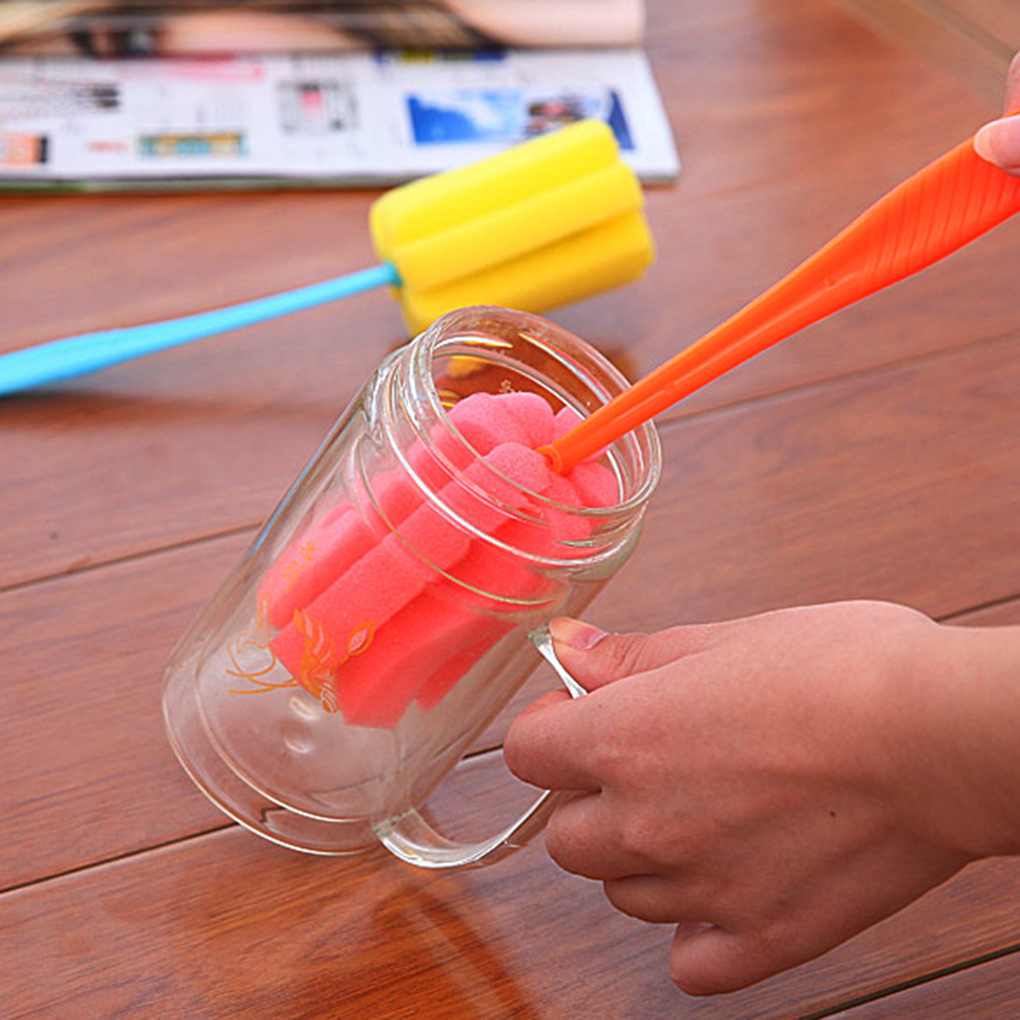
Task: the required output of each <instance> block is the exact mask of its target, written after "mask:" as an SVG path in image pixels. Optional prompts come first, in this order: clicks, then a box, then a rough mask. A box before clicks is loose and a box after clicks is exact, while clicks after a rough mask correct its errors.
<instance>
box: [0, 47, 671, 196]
mask: <svg viewBox="0 0 1020 1020" xmlns="http://www.w3.org/2000/svg"><path fill="white" fill-rule="evenodd" d="M587 117H597V118H600V119H602V120H604V121H606V122H607V123H608V124H609V125H610V126H611V127H612V128H613V131H614V133H615V135H616V138H617V140H618V142H619V145H620V150H621V155H622V158H623V159H624V160H625V161H626V162H627V163H629V164H630V165H631V166H632V167H633V169H634V170H635V172H636V173H637V174H638V176H639V177H640V178H641V179H642V180H643V181H645V182H661V181H669V180H672V179H673V178H675V177H676V175H677V173H678V170H679V160H678V157H677V152H676V148H675V145H674V142H673V138H672V134H671V131H670V127H669V122H668V120H667V118H666V115H665V112H664V110H663V107H662V103H661V100H660V97H659V94H658V91H657V89H656V86H655V82H654V80H653V77H652V74H651V70H650V67H649V64H648V61H647V58H646V55H645V53H644V51H643V50H642V49H640V48H636V47H626V48H612V49H606V50H588V49H577V48H575V49H569V50H546V49H529V50H497V51H478V52H458V53H452V52H450V53H448V52H435V53H430V54H422V53H406V52H399V51H385V52H379V53H373V52H351V53H307V52H305V53H290V54H271V53H266V54H240V55H231V56H209V57H196V58H183V57H180V58H158V59H151V60H138V59H104V60H96V59H91V58H86V57H38V56H35V57H11V58H7V59H5V60H2V61H0V189H6V190H11V189H19V190H26V189H28V190H38V189H53V188H78V189H85V188H88V189H127V188H144V189H147V190H151V189H155V188H160V189H165V188H210V187H246V186H247V187H254V186H257V187H263V186H267V185H272V186H299V187H309V186H323V187H326V186H328V187H336V186H358V185H373V186H374V185H388V184H395V183H399V182H402V181H405V180H408V179H411V178H414V177H418V176H421V175H423V174H429V173H435V172H438V171H441V170H446V169H450V168H453V167H456V166H460V165H463V164H465V163H468V162H472V161H474V160H477V159H479V158H482V157H485V156H488V155H491V154H493V153H495V152H497V151H500V150H501V149H503V148H506V147H507V146H510V145H513V144H515V143H517V142H520V141H523V140H525V139H527V138H530V137H533V136H535V135H538V134H542V133H544V132H547V131H551V130H555V129H556V128H558V127H560V126H562V125H564V124H567V123H570V122H572V121H575V120H580V119H582V118H587Z"/></svg>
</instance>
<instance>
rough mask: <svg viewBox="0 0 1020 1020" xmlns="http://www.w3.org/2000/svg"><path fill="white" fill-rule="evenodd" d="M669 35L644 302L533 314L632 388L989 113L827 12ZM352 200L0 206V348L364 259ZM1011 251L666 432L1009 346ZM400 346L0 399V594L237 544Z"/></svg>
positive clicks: (285, 356)
mask: <svg viewBox="0 0 1020 1020" xmlns="http://www.w3.org/2000/svg"><path fill="white" fill-rule="evenodd" d="M660 20H662V21H665V19H664V18H662V17H661V16H660ZM683 22H684V19H682V18H681V19H680V22H679V23H680V24H681V25H682V24H683ZM691 31H692V34H691V35H684V34H682V33H681V32H679V30H677V29H674V30H673V31H668V30H667V31H664V32H663V33H662V35H661V36H660V35H659V34H658V33H657V32H654V31H653V33H652V39H653V40H654V39H659V38H661V39H662V42H658V43H654V44H653V46H652V56H653V59H655V58H656V57H658V59H656V60H655V67H656V71H657V73H658V74H659V76H660V77H661V79H662V87H663V90H664V92H665V94H667V95H669V96H676V97H681V98H682V102H679V101H678V103H677V104H676V105H675V109H674V112H673V119H674V124H675V128H676V133H677V136H678V139H679V144H680V147H681V150H682V152H683V155H684V172H683V176H682V178H681V181H680V183H679V185H678V187H677V188H676V189H658V190H655V191H654V192H652V193H651V194H650V195H649V217H650V220H651V223H652V226H653V230H654V231H655V233H656V234H657V236H658V237H659V238H660V242H661V243H660V257H659V259H658V262H657V264H656V265H655V266H654V267H653V269H652V270H651V272H650V273H649V274H648V276H647V277H646V279H645V280H643V281H642V282H641V283H639V284H637V285H635V286H633V287H630V288H627V289H626V290H625V291H623V292H619V293H615V294H610V295H603V296H601V297H599V298H596V299H592V300H591V301H589V302H585V303H583V304H582V305H579V306H576V307H574V308H570V309H565V310H562V311H561V312H558V313H556V318H557V319H558V320H559V321H561V322H562V323H563V324H564V325H565V326H567V327H568V328H571V329H573V330H575V331H576V332H578V333H579V334H580V335H582V336H584V337H586V338H587V339H589V340H590V341H591V342H593V343H594V344H595V345H596V346H598V347H600V348H601V349H602V350H604V351H605V352H606V353H607V354H609V355H610V356H611V357H613V358H614V359H615V360H617V361H618V362H619V363H620V364H621V366H622V367H623V368H624V370H625V371H626V372H627V373H628V374H629V375H630V376H631V377H637V376H639V375H642V374H644V373H646V372H647V371H648V370H650V369H651V368H652V367H654V366H655V365H657V364H659V363H660V362H662V361H663V360H665V359H666V358H667V357H668V356H670V355H671V354H673V353H675V351H676V350H677V349H678V348H679V347H680V346H681V345H683V344H684V343H687V342H690V341H691V340H693V339H694V338H696V337H697V336H698V335H699V334H700V333H701V332H703V331H704V330H707V329H709V328H710V327H711V326H713V325H715V324H716V323H717V322H718V321H720V320H721V319H723V318H725V317H726V316H728V315H729V314H731V313H732V312H733V311H735V310H736V309H737V308H738V307H740V306H741V305H742V304H744V303H745V302H746V301H748V300H750V299H751V298H752V297H754V296H755V295H756V294H757V293H759V292H760V291H761V290H763V289H764V288H766V287H767V286H769V285H771V284H772V283H773V282H775V280H776V279H778V278H779V276H781V275H782V274H783V273H785V272H786V271H787V270H788V269H790V268H792V266H793V265H794V264H796V263H797V262H799V261H800V260H801V259H803V258H805V257H806V256H807V255H808V254H810V252H811V251H813V250H814V249H815V248H816V247H817V246H818V245H819V244H821V243H823V242H824V241H825V240H827V239H828V237H829V236H831V235H832V234H833V233H835V232H836V231H837V230H838V229H840V228H841V227H842V226H843V225H845V223H846V222H848V221H849V220H850V219H851V218H852V217H853V216H855V215H857V213H859V212H860V211H861V210H862V209H863V208H864V207H865V206H866V205H868V204H870V202H871V201H873V200H874V199H876V198H877V197H878V196H879V195H880V194H881V193H882V192H883V191H884V190H885V189H886V188H887V187H889V186H891V185H892V184H894V183H896V182H897V181H898V180H900V179H901V178H902V177H903V176H905V175H906V174H907V173H909V172H911V171H912V170H914V169H916V168H917V167H918V166H920V165H921V164H922V163H924V162H926V161H927V160H929V159H930V158H932V157H933V156H935V155H937V154H939V153H940V152H941V151H943V150H944V149H945V148H948V147H949V146H950V145H952V144H953V143H955V142H956V141H958V140H959V139H960V138H962V137H964V136H965V135H966V134H967V133H969V132H970V131H972V130H973V129H974V128H975V127H976V126H977V124H978V123H979V122H980V121H981V120H983V119H985V117H986V116H987V115H989V114H990V113H991V111H990V110H985V109H984V108H983V107H982V104H981V103H980V102H979V101H977V100H975V99H974V98H973V97H970V96H967V95H966V94H964V93H961V92H960V90H959V88H958V86H956V84H955V83H954V82H953V81H952V79H951V78H949V76H948V75H942V74H941V73H940V72H938V71H937V70H933V69H931V68H928V67H926V66H925V65H922V64H920V63H918V62H917V61H915V60H913V59H912V58H909V57H907V56H905V55H904V53H903V52H902V51H900V50H897V49H895V48H893V47H891V46H883V45H880V44H877V43H876V42H875V40H874V39H873V37H871V36H869V35H868V34H867V33H866V32H865V31H863V30H861V29H859V28H856V27H854V26H853V25H852V24H851V23H849V22H847V21H846V20H845V19H843V18H840V17H835V16H834V15H833V12H832V11H831V10H829V9H827V8H824V7H822V8H819V9H811V10H810V11H804V12H799V13H793V12H791V11H790V10H789V9H788V8H787V7H786V5H784V4H781V3H774V4H766V5H764V8H763V9H756V7H755V5H740V4H734V5H733V6H732V7H730V8H729V9H728V16H727V14H726V13H725V12H724V13H721V14H720V15H719V18H718V20H713V21H711V22H702V23H701V25H700V27H699V26H698V24H697V23H695V25H694V26H693V28H692V30H691ZM657 47H661V49H657ZM876 108H877V109H881V110H882V111H883V116H882V117H880V118H876V117H875V116H874V110H875V109H876ZM833 109H838V110H839V111H840V116H839V117H838V118H837V117H833V116H832V113H831V111H832V110H833ZM371 197H372V196H371V195H369V194H367V193H357V192H355V193H352V194H349V195H348V194H344V195H330V194H325V195H307V194H282V195H271V194H259V195H219V196H203V195H193V196H150V197H147V198H137V197H131V198H128V197H123V196H77V197H74V198H70V197H55V198H45V199H40V198H10V197H8V198H3V199H0V218H2V220H3V222H4V224H5V227H6V229H5V231H4V232H3V234H2V236H0V274H2V278H3V280H4V285H3V286H4V294H5V298H4V309H5V330H4V334H3V336H2V337H0V347H7V348H10V347H15V346H20V345H24V344H27V343H32V342H38V341H41V340H43V339H46V338H48V337H53V336H59V335H65V334H67V333H73V332H78V331H84V330H90V329H98V328H102V327H104V326H112V325H126V324H129V323H132V322H138V321H144V320H146V319H148V318H155V317H159V316H166V315H172V314H175V313H183V312H188V311H195V310H199V309H203V308H207V307H212V306H215V305H217V304H222V303H228V302H231V301H237V300H242V299H245V298H250V297H253V296H256V295H258V294H262V293H267V292H270V291H272V290H275V289H282V288H285V287H289V286H293V285H296V284H299V283H307V282H310V281H313V280H316V279H321V278H324V277H327V276H331V275H334V274H336V273H340V272H343V271H345V270H348V269H353V268H360V267H361V266H363V265H366V264H371V263H372V261H374V258H373V256H372V253H371V250H370V245H369V240H368V237H367V230H366V223H367V211H368V207H369V204H370V200H371ZM1018 231H1020V224H1016V225H1013V224H1010V225H1007V226H1005V227H1003V228H1001V230H1000V231H999V232H997V233H996V234H993V235H992V236H991V237H989V238H986V239H984V240H983V241H982V242H981V244H980V247H979V246H974V248H972V249H971V250H970V251H967V252H964V253H961V254H960V255H958V256H956V257H954V259H952V260H950V262H948V263H946V264H944V265H942V266H939V267H937V268H936V269H933V270H931V271H930V273H929V274H925V275H924V276H922V277H920V278H918V279H917V280H914V281H909V282H908V283H905V284H903V285H901V286H900V287H898V288H896V289H895V290H894V291H892V292H889V293H887V294H884V295H880V296H878V297H876V298H873V299H870V300H869V301H868V302H866V303H865V304H863V305H861V306H859V307H857V308H855V309H851V310H848V311H847V312H844V313H843V314H842V315H840V316H838V317H837V318H835V319H833V320H830V321H829V322H827V323H823V324H820V325H819V326H817V327H815V328H814V329H812V330H809V331H808V332H806V333H805V334H804V335H803V336H800V337H797V338H795V339H793V340H791V341H789V342H787V343H786V344H784V345H782V346H781V347H780V348H778V349H776V350H774V351H772V352H769V353H767V354H765V355H763V356H762V357H761V358H759V359H758V360H757V361H756V363H755V367H754V370H753V371H749V370H747V371H745V370H741V371H739V372H737V373H735V374H734V375H733V376H732V377H731V378H729V379H726V380H722V381H720V382H719V383H717V384H716V385H714V386H712V387H710V388H709V389H708V390H707V391H706V392H705V393H704V394H701V395H698V396H697V397H696V398H694V399H693V400H691V401H690V402H689V403H688V404H686V405H685V406H684V407H683V408H681V409H678V411H677V413H689V412H692V411H696V410H699V409H703V408H705V407H713V406H720V405H723V404H729V403H733V402H736V401H739V400H743V399H748V398H751V397H754V396H757V395H760V394H762V393H772V392H777V391H781V390H784V389H789V388H793V387H796V386H798V385H803V384H805V383H809V382H813V381H818V380H821V379H825V378H833V377H836V376H839V375H841V374H846V373H851V372H855V371H860V370H863V369H867V368H869V367H874V366H876V365H882V364H890V363H894V362H896V361H899V360H903V359H907V358H910V357H913V356H916V355H918V354H922V353H926V352H931V351H934V350H939V349H945V348H948V347H952V346H957V345H964V344H967V343H971V342H974V341H975V340H980V339H984V338H988V337H990V336H996V335H1000V334H1002V333H1005V332H1008V331H1010V330H1013V329H1016V328H1020V311H1018V310H1017V306H1016V302H1015V301H1014V300H1012V293H1013V283H1014V280H1013V277H1012V275H1011V274H1012V262H1011V260H1010V257H1009V253H1010V252H1011V251H1012V250H1013V248H1015V245H1016V243H1017V238H1018V236H1020V234H1018ZM667 293H668V294H669V295H670V300H669V301H664V300H663V299H662V295H663V294H667ZM402 339H403V334H402V332H401V329H400V325H399V321H398V318H397V315H396V312H395V309H394V308H393V307H392V305H391V303H390V302H389V299H388V298H387V297H386V296H385V295H383V294H369V295H362V296H360V297H358V298H354V299H351V300H349V301H345V302H341V303H339V304H338V305H336V306H334V307H329V308H322V309H317V310H313V311H308V312H305V313H302V314H301V315H298V316H295V317H293V318H291V319H289V320H285V321H283V322H278V323H274V324H264V325H261V326H258V327H253V328H251V329H248V330H244V331H241V332H239V333H236V334H229V335H226V336H222V337H218V338H213V339H209V340H206V341H203V342H201V343H199V344H195V345H190V346H188V347H186V348H183V349H178V350H174V351H169V352H164V353H162V354H160V355H157V356H154V357H153V358H150V359H146V360H144V361H141V362H133V363H129V364H125V365H121V366H118V367H116V368H113V369H109V370H107V371H105V372H103V373H99V374H96V375H93V376H89V377H86V378H84V379H80V380H75V381H68V382H65V383H61V384H58V385H55V386H53V387H52V388H48V389H46V390H43V391H39V392H37V393H33V394H26V395H23V396H20V397H17V398H14V399H11V400H5V401H3V402H0V431H2V433H3V435H4V437H5V442H4V443H3V444H0V520H2V521H3V532H2V535H0V588H2V587H4V586H6V585H11V584H20V583H24V582H25V581H29V580H32V579H37V578H40V577H47V576H55V575H59V574H61V573H65V572H68V571H73V570H76V569H80V568H81V567H83V566H87V565H95V564H98V563H103V562H109V561H115V560H118V559H121V558H123V557H124V556H130V555H134V554H135V553H137V552H139V551H144V550H146V549H149V548H156V547H165V546H171V545H174V544H177V543H179V542H181V541H186V540H188V539H190V538H192V537H195V536H207V535H213V534H220V533H223V532H226V531H230V530H234V529H236V528H238V527H251V526H253V525H255V524H257V523H258V522H259V521H260V520H262V519H263V518H264V517H265V516H266V514H268V512H269V511H270V510H271V509H272V506H273V505H274V503H275V501H276V499H277V498H278V497H279V495H280V494H281V493H282V492H283V491H284V489H285V488H286V486H287V485H288V484H289V483H290V481H291V480H292V479H293V477H294V476H295V474H296V473H297V471H298V470H299V469H300V467H301V466H302V464H303V463H304V461H305V459H306V458H307V457H308V456H309V455H310V454H311V452H312V451H313V450H314V449H315V448H316V446H317V445H318V443H319V441H320V440H321V438H322V436H323V435H324V434H325V432H326V431H327V429H328V428H329V426H330V424H331V423H332V421H333V420H334V419H335V417H336V416H337V415H338V414H339V413H340V411H341V410H342V408H343V407H344V406H345V405H346V403H347V402H348V401H349V399H350V398H351V397H352V396H353V394H354V393H355V392H356V390H357V389H358V387H359V386H360V385H361V383H362V382H363V381H364V380H365V379H366V378H367V377H368V375H369V373H370V372H371V371H372V369H373V368H374V367H375V365H376V364H377V363H378V361H379V359H380V358H381V357H382V356H383V354H384V353H386V352H387V351H388V350H390V349H392V347H393V346H395V345H396V344H398V343H399V342H401V340H402ZM126 463H129V464H130V470H124V469H123V466H124V465H125V464H126ZM69 489H70V491H73V492H74V498H73V500H69V499H68V496H67V493H68V491H69ZM171 506H172V512H169V510H168V508H169V507H171Z"/></svg>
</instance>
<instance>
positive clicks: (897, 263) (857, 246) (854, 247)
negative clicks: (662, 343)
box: [543, 139, 1020, 473]
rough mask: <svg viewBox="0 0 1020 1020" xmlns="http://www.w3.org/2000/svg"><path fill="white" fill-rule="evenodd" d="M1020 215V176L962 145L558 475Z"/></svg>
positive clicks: (579, 432) (560, 455) (568, 442)
mask: <svg viewBox="0 0 1020 1020" xmlns="http://www.w3.org/2000/svg"><path fill="white" fill-rule="evenodd" d="M1018 211H1020V178H1018V177H1013V176H1011V175H1010V174H1007V173H1006V172H1005V171H1003V170H1000V169H999V168H998V167H996V166H994V165H993V164H991V163H989V162H988V161H987V160H984V159H982V158H981V157H980V156H979V155H978V154H977V153H976V152H975V151H974V145H973V139H968V140H967V141H966V142H963V143H962V144H960V145H958V146H957V147H956V148H955V149H952V150H951V151H949V152H947V153H946V154H945V155H944V156H941V157H940V158H939V159H937V160H935V161H934V162H933V163H930V164H929V165H928V166H926V167H925V168H924V169H923V170H921V171H919V172H918V173H916V174H915V175H914V176H913V177H910V178H908V179H907V180H906V181H904V182H903V183H902V184H900V185H898V186H897V187H896V188H894V189H893V190H892V191H890V192H889V193H888V194H887V195H886V196H885V197H884V198H882V199H880V200H879V201H878V202H876V203H875V204H874V205H873V206H871V208H870V209H868V210H867V211H866V212H865V213H863V214H862V215H861V216H860V217H858V218H857V219H856V220H855V221H854V222H853V223H851V224H850V226H848V227H847V228H846V229H845V230H843V231H842V232H841V233H840V234H838V235H837V236H836V237H834V238H833V239H832V240H831V241H829V243H828V244H826V245H825V247H823V248H822V249H821V250H820V251H818V252H817V253H816V254H814V255H813V256H811V258H809V259H808V260H807V261H806V262H803V263H801V265H799V266H798V267H797V268H796V269H794V270H793V272H791V273H790V274H789V275H788V276H786V277H784V278H783V279H782V280H780V281H779V283H777V284H776V285H775V286H773V287H772V288H771V289H769V290H767V291H766V292H765V293H764V294H762V295H761V296H760V297H758V298H756V299H755V300H754V301H752V302H751V303H750V304H749V305H747V306H745V307H744V308H743V309H741V310H740V311H739V312H737V313H736V315H734V316H732V317H731V318H729V319H727V320H726V321H725V322H723V323H722V324H721V325H719V326H717V327H716V328H715V329H714V330H712V331H711V332H710V333H707V334H706V335H705V336H703V337H702V338H701V339H700V340H698V341H696V342H695V343H693V344H692V345H691V346H690V347H688V348H686V349H685V350H683V351H681V352H680V353H679V354H678V355H676V356H675V357H674V358H671V359H670V360H669V361H667V362H666V363H665V364H663V365H661V366H660V367H659V368H657V369H656V370H655V371H654V372H652V373H650V374H649V375H647V376H645V378H644V379H642V380H641V381H640V382H638V383H635V384H634V385H633V386H631V387H630V388H629V389H627V390H626V391H625V392H623V393H621V394H620V395H619V396H618V397H616V398H614V399H613V400H611V401H610V402H609V403H608V404H605V405H604V406H603V407H601V408H599V409H598V410H597V411H595V412H594V413H593V414H592V415H591V416H590V417H588V418H586V419H584V421H582V422H580V423H579V424H578V425H576V426H575V427H574V428H573V429H571V430H570V431H569V432H567V433H566V434H565V435H563V436H561V437H560V438H559V439H557V440H556V441H555V442H554V443H552V444H551V445H550V446H547V447H544V448H543V452H544V453H545V454H546V455H547V456H548V457H549V459H550V460H551V462H552V466H553V468H554V469H555V470H556V471H558V472H561V473H562V472H564V471H568V470H569V469H570V468H571V467H573V465H575V464H577V463H578V462H580V461H582V460H584V459H585V458H587V457H589V456H591V455H592V454H594V453H596V452H598V451H599V450H601V449H603V448H604V447H606V446H608V445H609V444H610V443H612V442H613V441H614V440H616V439H619V438H620V437H621V436H623V435H625V434H626V433H627V432H629V431H630V430H631V429H634V428H636V427H637V426H638V425H641V424H642V423H644V422H646V421H648V420H649V419H651V418H653V417H654V416H655V415H657V414H658V413H659V412H660V411H664V410H665V409H666V408H668V407H671V406H672V405H673V404H675V403H676V402H677V401H679V400H682V399H683V398H684V397H686V396H688V395H689V394H691V393H693V392H694V391H695V390H697V389H700V388H701V387H702V386H704V385H706V384H707V383H709V382H711V381H712V380H713V379H717V378H718V377H719V376H721V375H722V374H723V373H725V372H728V371H729V370H730V369H731V368H735V367H736V366H737V365H740V364H743V362H745V361H747V360H748V359H750V358H753V357H754V356H755V355H756V354H760V353H761V352H762V351H764V350H766V349H767V348H768V347H771V346H772V345H773V344H776V343H778V342H779V341H780V340H784V339H786V338H787V337H789V336H792V335H793V334H794V333H796V332H798V331H799V330H802V329H804V328H805V327H807V326H810V325H811V324H812V323H814V322H817V321H818V320H819V319H823V318H825V317H826V316H827V315H831V314H832V313H833V312H836V311H839V309H841V308H845V307H846V306H847V305H849V304H852V303H853V302H854V301H857V300H859V299H860V298H863V297H866V296H867V295H869V294H873V293H874V292H875V291H878V290H881V289H882V288H883V287H888V286H889V285H890V284H892V283H896V282H897V281H898V280H902V279H903V278H904V277H906V276H910V275H911V274H912V273H916V272H918V271H919V270H921V269H924V268H925V267H926V266H929V265H931V264H932V263H933V262H937V261H938V260H939V259H942V258H944V257H945V256H946V255H949V254H950V253H951V252H953V251H956V249H957V248H960V247H962V246H963V245H965V244H967V243H968V242H969V241H973V240H974V239H975V238H977V237H980V236H981V235H982V234H983V233H985V232H986V231H988V230H990V229H991V228H992V227H994V226H996V225H997V224H999V223H1001V222H1002V221H1003V220H1005V219H1007V218H1008V217H1010V216H1012V215H1013V214H1014V213H1015V212H1018Z"/></svg>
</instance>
